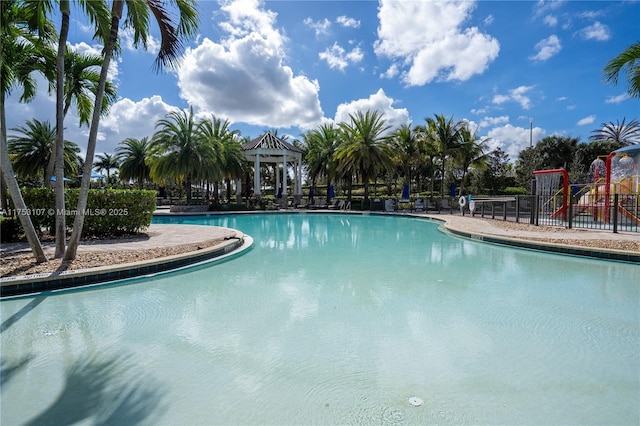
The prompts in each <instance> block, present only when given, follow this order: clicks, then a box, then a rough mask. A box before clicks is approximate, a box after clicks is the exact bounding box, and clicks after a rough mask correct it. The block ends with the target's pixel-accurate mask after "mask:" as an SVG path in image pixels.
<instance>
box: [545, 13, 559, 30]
mask: <svg viewBox="0 0 640 426" xmlns="http://www.w3.org/2000/svg"><path fill="white" fill-rule="evenodd" d="M542 22H544V23H545V25H547V26H549V27H555V26H556V25H558V18H556V17H555V16H553V15H547V16H545V17H544V19H543V20H542Z"/></svg>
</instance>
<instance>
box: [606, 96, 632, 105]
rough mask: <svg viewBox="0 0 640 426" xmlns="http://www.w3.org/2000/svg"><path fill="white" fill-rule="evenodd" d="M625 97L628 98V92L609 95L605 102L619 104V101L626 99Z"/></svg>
mask: <svg viewBox="0 0 640 426" xmlns="http://www.w3.org/2000/svg"><path fill="white" fill-rule="evenodd" d="M627 99H629V94H628V93H623V94H622V95H618V96H609V97H608V98H607V99H606V100H605V103H607V104H619V103H621V102H624V101H626V100H627Z"/></svg>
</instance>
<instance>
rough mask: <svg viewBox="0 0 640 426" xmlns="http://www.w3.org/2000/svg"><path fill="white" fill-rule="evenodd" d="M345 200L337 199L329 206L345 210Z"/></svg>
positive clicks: (332, 208) (333, 208)
mask: <svg viewBox="0 0 640 426" xmlns="http://www.w3.org/2000/svg"><path fill="white" fill-rule="evenodd" d="M344 204H345V202H344V200H339V201H338V200H336V201H335V202H334V203H333V204H332V205H330V206H329V209H331V210H343V209H344Z"/></svg>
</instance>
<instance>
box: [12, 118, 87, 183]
mask: <svg viewBox="0 0 640 426" xmlns="http://www.w3.org/2000/svg"><path fill="white" fill-rule="evenodd" d="M11 130H12V131H14V132H17V133H19V135H13V136H11V137H9V155H10V156H11V162H12V163H13V169H14V171H15V172H16V174H18V175H19V176H22V177H25V178H26V177H42V179H43V183H44V185H46V184H47V179H49V178H50V176H49V174H48V173H47V166H48V164H49V162H50V159H51V158H52V157H53V146H54V144H55V141H56V130H55V129H54V128H53V127H52V126H51V123H50V122H49V121H47V120H45V121H39V120H36V119H34V120H32V121H27V124H26V126H20V127H14V128H12V129H11ZM79 154H80V148H79V147H78V145H76V144H75V143H73V142H71V141H64V173H65V175H66V176H71V175H76V174H77V173H78V168H79V166H80V161H79V160H80V158H79Z"/></svg>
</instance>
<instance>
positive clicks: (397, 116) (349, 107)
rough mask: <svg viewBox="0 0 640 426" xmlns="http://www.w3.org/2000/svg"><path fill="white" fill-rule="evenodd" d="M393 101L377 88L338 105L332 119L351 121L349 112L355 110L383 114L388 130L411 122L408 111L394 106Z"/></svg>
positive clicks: (353, 112)
mask: <svg viewBox="0 0 640 426" xmlns="http://www.w3.org/2000/svg"><path fill="white" fill-rule="evenodd" d="M394 102H395V101H394V99H393V98H390V97H388V96H387V95H386V94H385V93H384V90H382V89H379V90H378V91H377V92H376V93H374V94H373V95H371V96H369V97H368V98H366V99H357V100H355V101H351V102H349V103H342V104H340V105H338V108H337V109H336V116H335V119H334V121H335V122H336V123H343V122H344V123H349V122H350V121H351V119H350V118H349V114H355V113H356V112H357V111H361V112H366V111H367V110H371V111H378V112H380V113H382V114H384V119H385V120H386V121H387V125H389V126H391V128H390V129H389V131H393V130H394V129H397V128H398V127H400V126H401V125H403V124H408V123H410V122H411V119H410V117H409V111H407V109H406V108H394V107H393V104H394Z"/></svg>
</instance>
